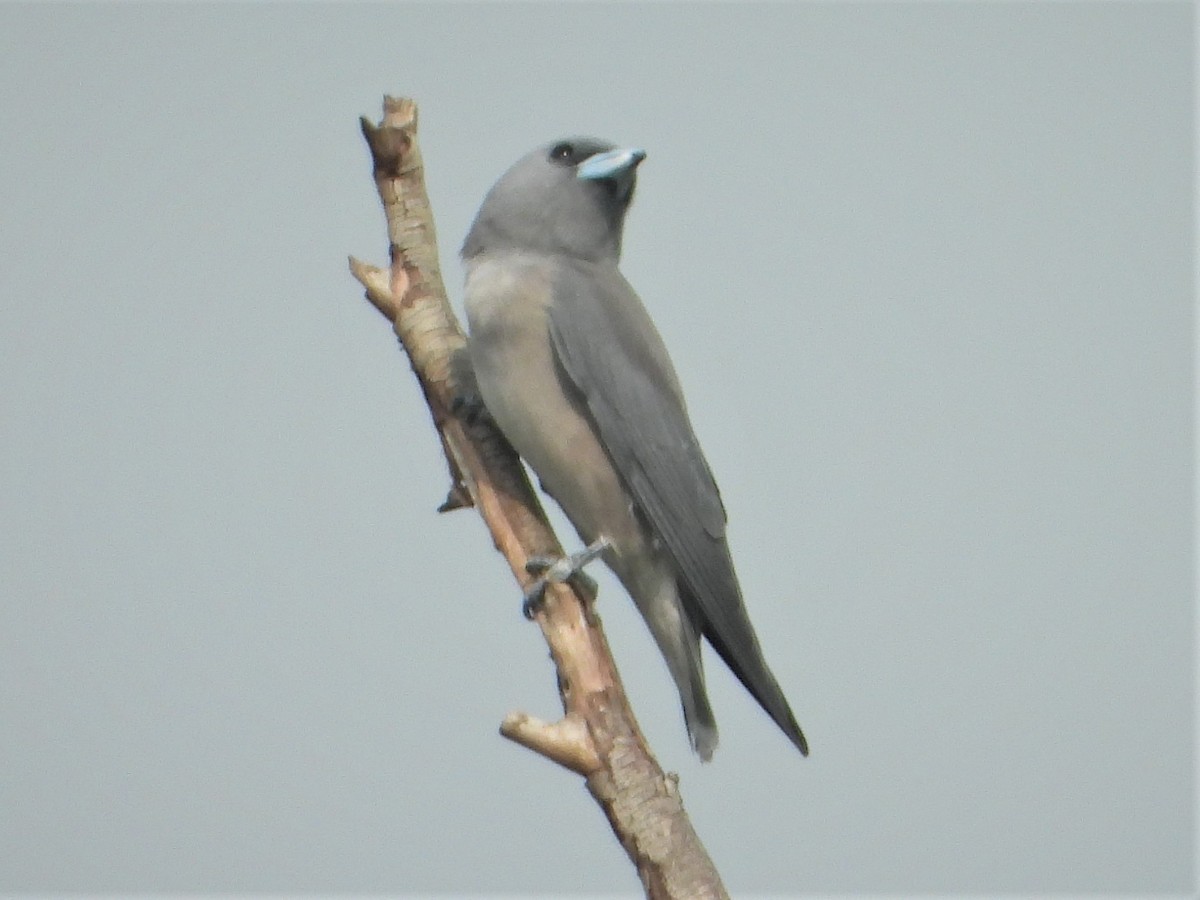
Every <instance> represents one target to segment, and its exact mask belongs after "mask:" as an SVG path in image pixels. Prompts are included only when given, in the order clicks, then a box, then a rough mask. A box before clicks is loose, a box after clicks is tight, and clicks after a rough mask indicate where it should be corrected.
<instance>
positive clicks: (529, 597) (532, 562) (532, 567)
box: [521, 537, 612, 619]
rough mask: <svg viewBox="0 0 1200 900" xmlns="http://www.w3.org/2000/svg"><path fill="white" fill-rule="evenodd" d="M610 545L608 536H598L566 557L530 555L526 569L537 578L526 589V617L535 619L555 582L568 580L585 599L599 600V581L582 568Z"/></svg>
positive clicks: (587, 600)
mask: <svg viewBox="0 0 1200 900" xmlns="http://www.w3.org/2000/svg"><path fill="white" fill-rule="evenodd" d="M610 546H612V545H611V544H610V543H609V540H608V538H605V537H601V538H597V539H596V540H595V541H593V542H592V543H591V544H590V545H588V546H587V547H585V548H583V549H582V550H580V551H579V552H578V553H571V554H568V555H567V556H562V557H555V556H531V557H529V559H528V560H526V562H525V571H527V572H528V573H529V574H530V575H537V576H538V578H537V580H536V581H534V583H533V584H531V585H530V586H529V588H528V589H527V590H526V591H525V602H524V603H522V604H521V612H522V613H523V614H524V616H525V618H527V619H532V618H533V617H534V615H535V614H536V613H537V610H538V607H539V606H540V605H541V603H542V601H543V600H544V599H545V597H546V588H547V587H549V586H550V584H552V583H554V582H564V581H565V582H567V583H569V584H570V585H571V586H572V587H573V588H575V590H577V591H578V592H579V593H580V594H582V595H583V598H584V600H585V601H586V602H588V603H592V602H594V601H595V599H596V592H597V591H598V590H599V588H598V587H597V585H596V581H595V579H594V578H592V577H591V576H590V575H588V574H587V573H586V572H584V571H583V567H584V566H586V565H587V564H588V563H590V562H591V561H592V560H594V559H595V558H596V557H597V556H599V555H600V554H602V553H603V552H604V551H605V550H607V549H608V548H609V547H610Z"/></svg>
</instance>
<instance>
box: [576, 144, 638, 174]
mask: <svg viewBox="0 0 1200 900" xmlns="http://www.w3.org/2000/svg"><path fill="white" fill-rule="evenodd" d="M645 158H646V151H645V150H638V149H635V148H633V147H618V148H617V149H616V150H608V151H606V152H604V153H595V154H593V155H592V156H589V157H588V158H587V159H585V160H584V161H583V162H581V163H580V164H579V168H577V169H576V170H575V177H576V178H582V179H584V180H585V181H598V180H600V179H602V178H616V177H617V176H619V175H624V174H625V173H626V172H631V171H633V169H634V168H636V166H637V164H638V163H640V162H641V161H642V160H643V159H645Z"/></svg>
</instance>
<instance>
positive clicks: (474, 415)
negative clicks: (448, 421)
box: [450, 392, 491, 425]
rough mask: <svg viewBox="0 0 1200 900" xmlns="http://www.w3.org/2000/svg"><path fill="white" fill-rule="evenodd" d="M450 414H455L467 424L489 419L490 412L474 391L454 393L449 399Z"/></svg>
mask: <svg viewBox="0 0 1200 900" xmlns="http://www.w3.org/2000/svg"><path fill="white" fill-rule="evenodd" d="M450 414H451V415H453V416H456V417H457V418H459V419H462V421H464V422H466V423H467V424H468V425H476V424H478V423H479V422H486V421H489V420H490V419H491V413H489V412H488V408H487V407H486V406H485V405H484V403H483V398H482V397H480V396H479V395H478V394H476V393H467V392H464V393H461V394H455V395H454V397H452V398H451V400H450Z"/></svg>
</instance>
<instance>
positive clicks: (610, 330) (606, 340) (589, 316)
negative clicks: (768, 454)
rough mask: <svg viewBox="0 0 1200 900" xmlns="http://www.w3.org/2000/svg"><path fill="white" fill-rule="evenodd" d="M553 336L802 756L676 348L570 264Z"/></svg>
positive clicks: (665, 537) (606, 280)
mask: <svg viewBox="0 0 1200 900" xmlns="http://www.w3.org/2000/svg"><path fill="white" fill-rule="evenodd" d="M549 318H550V336H551V342H552V344H553V347H554V352H555V357H556V359H557V361H558V363H559V365H560V366H561V367H562V370H563V374H564V375H565V376H566V378H567V379H568V380H569V381H570V383H571V384H572V385H574V387H575V388H576V389H577V390H578V391H579V392H580V394H581V395H582V397H583V399H584V402H585V404H586V406H587V409H588V412H589V413H590V415H591V418H592V421H593V423H594V425H595V428H596V430H597V432H598V434H599V437H600V441H601V443H602V444H603V445H604V448H605V450H607V451H608V454H609V456H610V457H611V459H612V461H613V465H614V467H615V468H616V470H617V472H618V473H619V474H620V476H621V478H622V480H623V481H624V482H625V485H626V487H627V488H628V489H629V492H630V494H631V495H632V496H633V498H634V501H635V503H636V504H637V506H638V508H639V510H640V512H641V513H642V514H643V515H644V516H645V518H646V520H647V522H648V524H649V525H650V527H651V528H652V530H653V531H654V533H655V534H656V535H657V536H658V537H659V538H660V539H661V540H662V544H663V547H664V549H665V550H666V551H667V552H668V553H669V554H670V556H671V557H672V559H673V560H674V562H675V567H676V571H677V572H678V575H679V578H680V579H681V581H682V582H683V583H682V585H681V588H683V590H682V591H681V594H683V595H684V597H685V601H686V599H691V600H692V604H689V605H692V606H694V607H695V608H694V609H690V610H689V613H691V614H692V615H693V616H695V617H697V618H698V620H699V622H698V624H699V625H700V627H701V630H702V631H703V632H704V634H705V636H707V637H708V638H709V641H710V642H711V643H712V645H713V647H714V648H715V649H716V650H717V651H718V653H720V655H721V656H722V658H724V660H725V662H726V664H727V665H729V667H730V668H731V669H732V670H733V672H734V674H736V675H737V676H738V678H739V680H740V681H741V682H742V683H743V684H744V685H745V686H746V687H747V689H748V690H749V691H750V692H751V693H752V694H753V695H754V697H755V698H756V699H757V700H758V701H759V703H760V704H761V705H762V706H763V707H764V708H765V709H766V711H767V712H768V713H770V715H771V716H772V718H774V719H775V720H776V721H777V722H778V723H779V725H780V726H781V727H782V728H783V729H784V731H786V732H788V733H789V735H790V736H792V739H793V741H795V742H796V743H797V744H798V746H801V747H803V741H804V738H803V736H802V735H800V729H799V727H798V726H796V724H795V719H794V717H793V716H792V713H791V710H790V709H789V708H788V705H787V701H786V700H785V699H784V697H783V693H782V691H781V690H780V689H779V686H778V684H777V683H776V681H775V678H774V676H772V675H771V673H770V670H769V669H768V668H767V665H766V663H765V661H764V660H763V656H762V651H761V650H760V648H759V644H758V639H757V638H756V637H755V634H754V629H753V627H752V625H751V624H750V619H749V617H748V616H747V614H746V610H745V607H744V605H743V603H742V597H741V591H740V589H739V587H738V582H737V576H736V574H735V573H734V569H733V561H732V558H731V557H730V554H729V546H728V544H727V543H726V540H725V508H724V506H723V504H722V503H721V495H720V493H719V492H718V490H717V485H716V482H715V481H714V480H713V476H712V472H711V471H710V469H709V467H708V462H707V461H706V460H705V458H704V453H703V452H702V451H701V449H700V444H699V442H698V441H697V439H696V435H695V433H694V432H693V431H692V425H691V422H690V420H689V419H688V415H687V410H686V407H685V406H684V402H683V395H682V393H681V392H680V390H679V384H678V380H677V379H676V376H675V372H674V369H673V367H672V366H671V362H670V359H669V358H668V356H667V352H666V348H665V347H664V346H663V343H662V339H661V338H660V337H659V335H658V331H657V330H656V329H655V327H654V324H653V322H651V320H650V317H649V315H648V314H647V312H646V310H645V307H643V306H642V303H641V300H639V299H638V296H637V294H636V293H635V292H634V290H633V288H632V287H630V285H629V283H628V282H627V281H625V279H624V277H623V276H622V275H621V274H620V272H619V271H618V270H617V269H616V267H615V266H614V265H595V264H588V263H568V264H564V265H562V266H561V267H560V268H559V271H558V272H557V274H556V277H555V287H554V300H553V303H552V304H551V306H550V317H549Z"/></svg>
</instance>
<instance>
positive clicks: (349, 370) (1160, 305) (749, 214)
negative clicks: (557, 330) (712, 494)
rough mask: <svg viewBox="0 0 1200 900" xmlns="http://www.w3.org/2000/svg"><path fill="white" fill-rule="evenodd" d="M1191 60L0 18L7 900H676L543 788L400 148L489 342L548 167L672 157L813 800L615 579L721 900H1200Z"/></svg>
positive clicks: (668, 321) (500, 571) (1020, 15)
mask: <svg viewBox="0 0 1200 900" xmlns="http://www.w3.org/2000/svg"><path fill="white" fill-rule="evenodd" d="M1193 39H1194V29H1193V22H1192V11H1191V8H1190V6H1189V5H1187V4H1166V3H1161V4H1156V3H1139V4H1120V3H1103V4H1092V3H1072V4H1039V5H1019V4H1006V5H1000V4H983V3H972V4H965V3H957V4H934V3H926V4H914V5H900V4H896V5H854V4H849V3H846V4H832V3H821V4H776V5H770V6H752V5H736V6H712V5H704V6H682V5H652V6H651V5H594V6H574V5H572V6H550V5H530V6H515V5H499V4H497V5H481V6H467V5H456V6H440V5H438V6H434V5H420V6H418V5H386V6H367V5H354V6H342V5H337V6H334V5H304V6H299V5H272V6H254V7H247V6H230V5H221V6H198V5H195V6H193V5H187V6H182V7H180V6H175V5H171V6H168V5H154V6H134V5H120V6H110V5H88V6H83V7H74V6H49V5H36V6H19V5H13V4H7V5H4V6H0V114H2V117H3V121H4V123H5V130H6V135H5V139H4V142H3V153H2V155H0V161H2V164H0V298H2V302H0V386H2V387H0V404H2V405H0V421H3V423H4V440H3V442H2V444H0V528H2V531H0V891H13V892H48V891H86V892H100V891H115V892H130V891H142V892H178V891H200V892H214V891H232V892H239V893H242V892H264V891H287V892H305V891H310V892H322V893H329V892H383V893H405V892H411V893H428V892H432V891H435V890H445V891H462V892H465V891H516V892H533V891H546V892H555V893H565V892H568V891H582V890H587V891H599V892H604V891H617V892H620V891H623V892H631V893H635V892H636V891H637V889H638V886H637V883H636V880H635V878H634V875H633V872H632V870H631V868H630V867H629V865H628V863H627V861H626V859H625V857H624V855H623V853H622V852H621V850H620V849H619V848H618V846H617V844H616V842H615V841H614V840H613V839H612V837H611V835H610V833H609V831H608V827H607V824H606V823H605V822H604V820H603V818H602V816H601V815H600V813H599V812H598V810H597V809H596V808H595V807H594V805H593V803H592V801H591V800H590V799H589V798H588V796H587V794H586V792H585V791H584V789H583V786H582V784H581V783H580V782H579V780H578V779H577V778H575V777H573V776H570V775H567V774H565V773H564V772H562V771H560V770H557V769H555V768H554V767H552V766H551V765H550V764H548V763H547V762H545V761H544V760H542V759H540V758H536V757H534V756H533V755H531V754H530V753H528V752H527V751H524V750H522V749H520V748H518V747H516V746H515V745H511V744H509V743H508V742H506V741H504V740H503V739H502V738H500V737H498V736H497V734H496V728H497V726H498V724H499V722H500V720H501V718H502V717H503V715H504V714H505V713H506V712H508V711H509V710H512V709H524V710H527V711H529V712H532V713H534V714H537V715H541V716H543V717H552V716H554V715H555V713H556V711H557V696H556V693H555V690H554V684H553V675H552V670H551V667H550V665H549V663H548V660H547V658H546V651H545V649H544V646H543V645H542V642H541V638H540V637H539V635H538V633H537V631H536V629H535V628H534V627H533V626H531V625H529V624H527V623H526V622H525V621H524V620H523V619H522V618H521V615H520V611H519V607H520V596H519V593H518V591H517V590H516V588H515V586H514V585H513V584H512V583H511V581H510V579H509V577H508V575H507V574H506V571H505V568H504V565H503V563H502V561H501V560H500V558H499V557H498V556H497V555H496V554H495V553H494V552H493V551H492V549H491V546H490V542H489V540H488V538H487V536H486V534H485V531H484V529H483V526H482V525H481V523H480V522H479V520H478V518H477V517H476V516H475V514H474V513H472V512H460V513H455V514H453V515H447V516H438V515H436V514H435V513H434V509H435V507H436V506H437V504H438V503H439V502H440V501H441V500H442V498H443V497H444V495H445V491H446V487H447V483H446V476H445V473H444V467H443V462H442V460H441V458H440V451H439V448H438V443H437V441H436V439H435V437H434V435H433V432H432V431H431V429H430V427H429V425H428V422H427V417H426V414H425V412H424V410H423V408H422V405H421V401H420V399H419V397H418V392H417V390H416V388H415V385H414V383H413V380H412V378H411V375H410V374H409V372H408V369H407V364H406V363H405V361H404V360H403V358H402V357H401V356H400V354H399V353H398V352H397V350H396V348H395V344H394V340H393V338H392V336H391V333H390V331H389V329H388V328H387V326H386V324H385V323H384V321H383V320H382V319H381V318H380V317H379V315H378V314H377V313H376V312H375V311H374V310H373V309H372V308H371V307H370V306H369V305H368V304H366V302H365V301H363V300H362V299H361V290H360V288H359V287H358V285H357V284H356V283H355V282H353V281H352V279H351V278H350V277H349V275H348V274H347V273H346V268H345V257H346V254H348V253H354V254H356V255H359V256H361V257H363V258H366V259H370V260H372V261H375V262H383V261H384V260H385V258H386V253H385V249H386V248H385V243H384V242H385V235H384V229H383V221H382V215H381V212H380V210H379V207H378V201H377V199H376V197H375V194H374V191H373V186H372V183H371V178H370V173H369V165H368V155H367V152H366V149H365V147H364V145H363V142H362V139H361V137H360V135H359V133H358V125H357V117H358V116H359V115H360V114H362V113H367V114H369V115H371V116H372V117H377V116H378V112H379V104H380V99H381V96H382V95H383V94H384V93H394V94H408V95H410V96H413V97H415V98H417V100H418V101H419V102H420V104H421V112H422V140H423V148H424V153H425V160H426V164H427V176H428V181H429V189H430V194H431V197H432V200H433V203H434V208H435V213H436V217H437V223H438V227H439V232H440V234H441V236H442V257H443V261H444V267H445V270H446V275H447V280H448V283H449V286H450V288H451V290H452V292H453V294H454V297H455V302H456V303H457V302H458V300H459V295H460V290H459V286H460V279H461V270H460V268H459V266H458V263H457V259H456V253H457V249H458V245H459V243H460V241H461V240H462V236H463V235H464V233H465V231H466V229H467V226H468V225H469V223H470V219H471V216H472V215H473V213H474V211H475V209H476V208H477V206H478V203H479V201H480V200H481V199H482V197H483V194H484V192H485V191H486V189H487V188H488V186H489V185H490V184H491V183H492V181H493V180H494V179H495V178H496V177H497V176H498V175H499V174H500V173H501V172H502V171H503V170H504V169H505V168H506V167H507V166H508V165H509V164H510V163H511V162H512V161H513V160H515V159H516V158H517V157H518V156H520V155H521V154H522V153H524V152H525V151H526V150H528V149H529V148H531V147H532V146H534V145H536V144H539V143H541V142H543V141H547V140H551V139H553V138H556V137H559V136H562V135H568V134H575V133H590V134H596V135H599V136H602V137H605V138H609V139H612V140H615V141H620V142H625V143H632V144H636V145H638V146H641V147H644V148H645V149H646V150H647V151H648V153H649V158H648V159H647V161H646V163H645V164H644V165H643V166H642V169H641V181H640V186H639V195H638V200H637V202H636V204H635V206H634V209H633V211H632V213H631V217H630V221H629V226H628V230H627V233H626V241H625V247H626V252H625V260H624V268H625V271H626V274H627V275H628V276H629V278H630V280H631V281H632V282H633V284H634V285H635V286H637V288H638V290H639V292H640V293H641V295H642V297H643V299H644V300H645V302H646V304H647V306H648V307H649V308H650V310H651V312H652V314H653V315H654V316H655V318H656V320H657V322H658V323H659V326H660V330H661V331H662V332H663V335H664V338H665V339H666V341H667V344H668V346H669V347H670V348H671V350H672V353H673V355H674V358H675V362H676V365H677V368H678V369H679V371H680V375H681V378H682V380H683V382H684V386H685V389H686V390H687V392H688V395H689V398H690V405H691V409H692V411H693V417H694V419H695V423H696V427H697V430H698V432H699V434H700V437H701V439H702V440H703V442H704V444H705V447H706V450H707V453H708V456H709V459H710V461H711V463H712V465H713V468H714V469H715V471H716V474H717V478H718V480H719V482H720V484H721V487H722V491H723V495H724V499H725V502H726V505H727V507H728V510H729V514H730V520H731V543H732V546H733V551H734V555H735V558H736V559H737V562H738V566H739V571H740V574H741V578H742V582H743V586H744V588H745V592H746V596H747V603H748V606H749V608H750V612H751V615H752V617H753V618H754V620H755V622H756V623H757V625H758V628H759V631H760V634H761V636H762V639H763V644H764V649H765V651H766V653H767V657H768V659H769V660H770V662H771V664H772V667H773V668H774V670H775V673H776V675H777V676H778V678H779V680H780V682H781V684H782V685H783V686H784V688H785V690H786V691H787V693H788V695H789V697H790V699H791V701H792V706H793V707H794V709H795V711H796V714H797V717H798V718H799V720H800V722H801V724H802V725H803V727H804V730H805V732H806V734H807V735H808V737H809V739H810V741H811V744H812V750H813V752H812V756H811V758H810V759H808V760H803V759H800V758H799V757H798V756H797V754H796V753H795V751H794V750H793V749H792V748H791V746H790V745H789V744H788V743H787V742H786V741H785V740H784V739H783V738H782V737H781V736H780V735H779V734H778V733H777V731H776V730H775V728H774V726H773V725H772V724H771V723H770V721H769V720H768V719H767V717H766V716H765V715H763V714H762V713H761V712H760V711H759V710H758V709H757V707H756V706H755V704H754V703H753V701H752V700H751V699H750V698H749V697H748V696H747V695H746V694H745V693H744V692H743V691H742V689H741V688H740V686H739V685H738V684H737V683H736V681H735V680H734V679H733V678H732V677H731V676H730V675H729V674H728V673H727V672H726V671H725V670H724V669H723V668H722V667H721V665H720V662H719V660H717V659H716V657H715V656H710V662H709V680H710V683H711V687H710V689H711V693H712V699H713V705H714V708H715V710H716V713H717V717H718V720H719V722H720V724H721V729H722V744H721V747H720V749H719V750H718V752H717V755H716V757H715V759H714V761H713V763H712V764H711V765H708V766H701V765H700V764H699V763H698V762H697V761H696V759H695V758H694V757H693V756H691V754H690V753H689V751H688V747H687V741H686V737H685V734H684V729H683V724H682V721H681V716H680V714H679V711H678V708H677V700H676V695H675V691H674V689H673V687H672V685H671V683H670V681H669V678H668V677H667V674H666V670H665V667H664V666H663V664H662V662H661V659H660V658H659V656H658V654H657V653H656V651H655V650H654V648H653V646H652V644H651V642H650V639H649V637H648V636H647V634H646V633H645V629H644V626H643V625H642V623H641V621H640V620H639V619H638V618H637V616H636V614H635V613H634V612H633V610H632V606H631V604H630V603H629V601H628V599H627V598H626V597H625V595H624V594H623V593H622V591H621V590H620V588H619V586H618V585H617V584H616V583H615V581H613V580H612V579H611V578H609V577H608V576H607V575H605V576H604V577H603V579H602V588H601V597H600V612H601V614H602V616H603V618H604V621H605V625H606V627H607V628H608V631H609V637H610V640H611V643H612V645H613V648H614V651H615V653H616V656H617V659H618V662H619V664H620V666H621V669H622V672H623V674H624V676H625V680H626V683H627V685H628V687H629V690H630V693H631V694H632V697H633V701H634V703H635V709H636V711H637V713H638V716H639V718H640V721H641V722H642V724H643V726H644V727H645V729H646V731H647V733H648V735H649V738H650V740H651V742H652V744H653V746H654V748H655V749H656V751H657V752H658V754H659V758H660V761H661V762H662V764H663V765H664V767H666V768H668V769H671V770H674V771H677V772H679V774H680V776H681V779H682V782H681V783H682V790H683V793H684V797H685V801H686V804H687V807H688V810H689V811H690V813H691V815H692V818H693V821H694V823H695V825H696V827H697V829H698V830H699V832H700V834H701V835H702V837H703V839H704V840H705V842H706V844H707V846H708V848H709V850H710V851H711V853H712V855H713V856H714V858H715V860H716V862H717V864H718V866H719V868H720V869H721V871H722V873H723V874H724V877H725V878H726V880H727V883H728V885H729V887H730V889H731V890H732V891H733V892H734V893H735V894H738V895H745V894H750V893H758V892H763V893H766V892H774V893H780V894H785V893H803V892H864V893H872V892H884V891H898V892H906V893H924V892H935V891H940V892H953V893H964V892H980V893H996V892H1010V893H1038V894H1040V893H1046V892H1050V891H1057V892H1077V893H1086V892H1094V891H1100V890H1113V891H1119V892H1125V893H1130V894H1148V893H1154V892H1179V893H1184V892H1188V891H1189V890H1190V888H1191V886H1192V885H1193V877H1194V875H1193V847H1194V843H1195V831H1194V814H1193V806H1194V799H1195V790H1194V775H1193V763H1194V758H1193V749H1194V734H1195V728H1194V709H1193V703H1194V674H1193V673H1194V666H1193V664H1194V637H1195V619H1194V610H1193V604H1192V588H1193V555H1192V554H1193V532H1192V518H1193V492H1192V487H1193V481H1192V480H1193V450H1194V448H1193V444H1192V435H1193V432H1192V421H1193V413H1194V408H1193V395H1192V388H1193V369H1192V352H1193V348H1194V331H1193V319H1192V315H1193V253H1194V250H1193V237H1194V235H1193V196H1194V193H1193V187H1194V186H1193V179H1192V175H1193V172H1192V159H1193V153H1194V150H1195V147H1194V141H1193V134H1194V132H1193V96H1192V93H1191V91H1192V74H1193V54H1194V51H1193V49H1192V45H1193ZM562 536H563V537H564V539H565V540H569V541H570V542H572V543H573V542H574V541H575V538H574V535H573V534H572V533H571V532H570V531H569V530H563V531H562ZM597 574H599V571H597ZM464 598H465V599H466V601H467V602H464ZM464 609H467V610H469V611H470V614H469V615H468V616H464V615H463V610H464Z"/></svg>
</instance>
